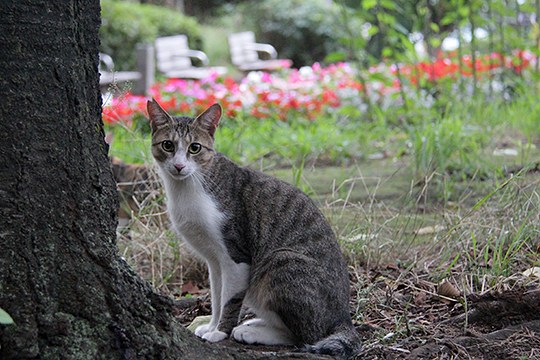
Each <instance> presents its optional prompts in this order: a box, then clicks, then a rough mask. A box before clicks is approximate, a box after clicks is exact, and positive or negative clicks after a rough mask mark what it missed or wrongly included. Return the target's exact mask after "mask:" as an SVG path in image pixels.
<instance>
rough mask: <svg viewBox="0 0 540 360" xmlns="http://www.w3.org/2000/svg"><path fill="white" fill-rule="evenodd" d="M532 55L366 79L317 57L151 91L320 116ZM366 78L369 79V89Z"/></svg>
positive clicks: (283, 116)
mask: <svg viewBox="0 0 540 360" xmlns="http://www.w3.org/2000/svg"><path fill="white" fill-rule="evenodd" d="M533 61H535V59H534V55H532V54H531V53H529V52H526V51H519V52H516V53H515V54H514V55H513V56H511V57H505V56H502V55H501V54H491V55H487V56H481V57H480V56H479V57H478V58H477V59H476V61H475V63H474V66H473V62H472V58H471V57H470V56H464V57H463V58H462V61H461V62H458V61H457V59H455V58H440V59H437V60H436V61H434V62H420V63H418V64H414V65H400V66H397V65H390V66H387V65H380V66H377V67H373V68H370V69H369V71H368V72H366V73H365V74H363V73H362V78H363V79H364V82H361V81H360V76H359V73H358V72H357V71H356V70H355V69H354V68H353V67H352V66H351V65H350V64H347V63H337V64H331V65H329V66H326V67H322V66H321V65H320V64H318V63H315V64H314V65H313V66H311V67H303V68H301V69H287V70H283V71H281V72H277V73H272V74H270V73H264V72H251V73H249V74H248V75H247V76H246V77H245V78H243V79H242V80H241V81H240V82H236V81H235V80H233V79H232V78H231V77H219V76H217V74H214V75H212V76H210V77H208V78H206V79H204V80H200V81H195V80H183V79H168V80H166V81H165V82H161V83H157V84H155V85H154V86H153V87H152V89H151V91H150V96H151V97H153V98H155V99H156V100H157V101H158V102H159V103H160V104H161V105H162V106H163V107H164V108H165V110H166V111H168V112H170V113H173V114H178V113H180V114H189V115H194V114H195V113H197V112H200V111H202V110H203V109H205V108H206V107H208V106H210V105H211V104H213V103H216V102H219V103H220V104H221V105H222V107H223V109H224V111H225V115H226V116H228V117H253V118H257V119H275V120H281V121H288V120H290V119H295V118H304V119H310V120H315V119H317V118H318V117H320V116H325V115H330V114H332V113H333V112H335V111H336V110H337V109H339V108H340V107H343V106H350V105H352V106H356V107H359V108H361V107H362V104H363V102H364V100H365V99H366V98H369V99H371V100H372V101H375V102H377V103H378V104H381V103H382V102H383V101H381V99H385V100H388V99H389V101H391V102H392V101H393V102H394V103H396V102H395V101H394V100H393V99H394V98H393V97H391V96H389V95H392V94H396V93H398V92H400V90H401V91H402V92H403V89H402V88H400V87H403V88H405V87H409V88H411V89H413V88H416V87H418V88H419V86H420V85H419V84H420V83H422V82H424V83H426V82H428V83H430V82H431V83H435V82H437V81H439V80H442V79H456V78H457V77H458V76H461V77H464V78H467V77H469V78H470V77H471V76H472V75H473V69H475V70H476V71H475V73H476V76H477V77H478V78H480V79H481V78H486V76H485V75H486V74H493V73H494V72H495V71H503V70H511V71H513V72H514V73H516V74H521V72H522V71H523V70H524V69H526V68H527V67H530V65H531V63H532V62H533ZM400 79H401V81H400ZM362 83H365V84H367V85H366V86H367V89H364V87H363V86H362ZM407 93H411V91H407ZM147 99H148V98H147V97H144V96H137V95H132V94H130V93H125V94H123V95H122V96H120V97H115V98H112V99H111V100H110V101H108V102H107V103H106V104H105V106H104V107H103V120H104V121H105V122H106V123H108V124H111V125H113V124H115V123H117V122H122V123H130V122H131V121H132V119H133V118H134V117H135V116H145V114H146V101H147ZM398 103H399V102H398Z"/></svg>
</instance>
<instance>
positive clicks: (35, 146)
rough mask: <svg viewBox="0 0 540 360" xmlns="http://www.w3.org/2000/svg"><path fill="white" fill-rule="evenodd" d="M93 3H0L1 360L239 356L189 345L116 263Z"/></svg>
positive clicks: (145, 289)
mask: <svg viewBox="0 0 540 360" xmlns="http://www.w3.org/2000/svg"><path fill="white" fill-rule="evenodd" d="M99 11H100V9H99V0H71V1H68V0H66V1H43V0H41V1H38V0H21V1H9V2H3V3H2V5H1V6H0V18H1V19H2V21H1V22H0V49H2V50H1V51H0V71H1V74H2V75H1V77H0V98H1V99H2V106H1V108H0V113H1V122H0V137H1V139H2V140H1V141H0V156H1V162H2V163H1V166H0V212H1V213H0V308H3V309H4V310H6V311H7V312H8V313H9V314H11V316H12V317H13V319H14V320H15V325H0V358H1V359H12V358H17V359H29V358H42V359H51V358H52V359H100V358H101V359H135V358H137V359H142V358H156V359H158V358H160V359H165V358H174V359H179V358H194V359H195V358H204V359H212V358H219V359H226V358H236V359H238V358H250V357H252V356H253V355H250V354H248V353H245V352H244V353H240V352H234V351H233V350H228V351H225V350H223V349H220V348H219V347H216V346H210V345H208V344H205V343H203V342H201V341H200V340H198V339H196V338H195V337H194V336H192V335H191V334H189V333H188V332H187V331H186V330H185V329H183V328H182V327H181V326H179V325H178V324H177V323H176V322H175V321H174V318H173V316H172V314H171V312H172V311H171V309H172V306H171V302H170V300H168V299H166V298H164V297H162V296H159V295H157V294H155V293H154V292H153V290H152V288H151V287H150V286H149V285H148V284H147V283H145V282H144V281H142V280H140V279H139V278H138V277H137V276H136V275H135V274H134V273H133V272H132V271H131V269H130V268H129V267H128V265H127V264H126V263H125V262H123V261H122V260H121V259H120V258H119V256H118V251H117V248H116V244H115V226H116V208H117V200H116V199H117V195H116V191H115V184H114V181H113V178H112V175H111V172H110V169H109V164H108V158H107V150H106V144H105V142H104V140H103V139H104V134H103V127H102V123H101V98H100V93H99V87H98V71H97V68H98V44H99V38H98V27H99V24H100V13H99Z"/></svg>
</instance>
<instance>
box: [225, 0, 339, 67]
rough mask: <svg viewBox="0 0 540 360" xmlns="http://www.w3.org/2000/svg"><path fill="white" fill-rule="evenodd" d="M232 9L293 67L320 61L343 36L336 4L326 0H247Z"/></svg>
mask: <svg viewBox="0 0 540 360" xmlns="http://www.w3.org/2000/svg"><path fill="white" fill-rule="evenodd" d="M234 11H239V12H241V13H242V18H243V19H244V20H245V21H246V24H247V25H249V27H250V28H251V29H253V30H255V32H256V33H257V40H258V41H259V42H266V43H270V44H272V45H273V46H275V47H276V49H277V51H278V53H279V56H280V57H282V58H288V59H292V60H293V61H294V65H295V66H303V65H311V64H312V63H313V62H316V61H322V60H323V59H324V57H325V56H326V55H327V54H328V53H330V52H333V51H336V50H337V49H338V47H339V43H338V39H339V38H341V37H343V36H344V35H345V34H344V33H343V31H342V28H341V27H340V26H337V22H338V21H339V18H340V8H339V6H338V5H336V4H334V3H332V2H329V1H325V0H309V1H307V0H290V1H287V2H284V1H280V0H263V1H259V2H257V3H256V4H254V2H246V3H244V5H243V6H239V7H237V8H236V9H235V10H234Z"/></svg>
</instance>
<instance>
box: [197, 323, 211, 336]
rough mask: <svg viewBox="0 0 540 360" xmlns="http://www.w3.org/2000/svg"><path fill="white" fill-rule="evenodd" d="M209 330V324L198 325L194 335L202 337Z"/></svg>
mask: <svg viewBox="0 0 540 360" xmlns="http://www.w3.org/2000/svg"><path fill="white" fill-rule="evenodd" d="M209 331H210V324H204V325H199V326H197V328H196V329H195V335H197V336H198V337H203V336H204V334H206V333H207V332H209Z"/></svg>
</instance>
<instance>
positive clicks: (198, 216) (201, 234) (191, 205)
mask: <svg viewBox="0 0 540 360" xmlns="http://www.w3.org/2000/svg"><path fill="white" fill-rule="evenodd" d="M164 185H165V190H166V192H167V209H168V211H169V216H170V218H171V222H172V225H173V228H174V230H175V231H176V232H177V234H178V235H180V236H181V237H182V239H183V240H184V241H185V242H186V243H187V244H188V245H190V246H191V247H192V248H193V250H195V252H196V253H198V255H200V256H201V257H203V258H204V259H205V260H207V261H210V262H212V261H214V260H218V261H219V259H220V258H221V257H222V256H223V255H225V254H226V253H227V251H226V249H225V245H224V244H223V240H222V234H221V223H222V221H223V217H224V215H223V214H222V213H221V212H220V211H219V210H218V208H217V205H216V203H215V202H214V200H213V199H212V198H211V197H210V195H208V194H207V193H206V192H205V190H204V188H203V186H202V184H201V183H200V182H199V181H197V180H196V179H195V178H194V177H190V178H187V179H185V180H182V181H175V180H172V179H168V178H167V177H164Z"/></svg>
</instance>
